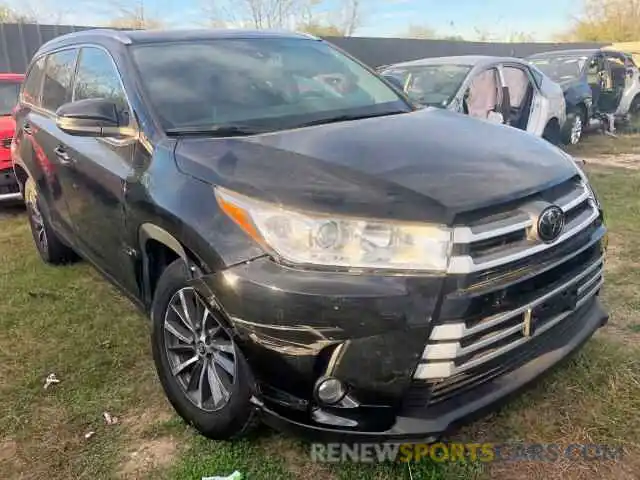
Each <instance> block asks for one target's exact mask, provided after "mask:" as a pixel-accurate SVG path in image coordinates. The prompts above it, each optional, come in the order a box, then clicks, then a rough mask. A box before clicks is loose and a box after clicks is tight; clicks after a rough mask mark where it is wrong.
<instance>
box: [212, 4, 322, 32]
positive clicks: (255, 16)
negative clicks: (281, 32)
mask: <svg viewBox="0 0 640 480" xmlns="http://www.w3.org/2000/svg"><path fill="white" fill-rule="evenodd" d="M316 1H317V0H206V2H205V4H204V9H205V12H206V13H207V16H208V17H209V22H208V23H209V24H210V25H214V26H238V27H251V28H258V29H263V28H268V29H279V28H293V27H294V26H295V25H297V24H298V23H299V22H300V21H301V20H302V19H303V18H304V14H305V13H306V12H307V11H308V9H309V8H310V6H311V4H315V3H316Z"/></svg>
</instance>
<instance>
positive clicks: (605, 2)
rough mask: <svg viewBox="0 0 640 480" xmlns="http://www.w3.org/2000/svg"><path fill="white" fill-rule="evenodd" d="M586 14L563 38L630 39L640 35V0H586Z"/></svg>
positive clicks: (622, 40)
mask: <svg viewBox="0 0 640 480" xmlns="http://www.w3.org/2000/svg"><path fill="white" fill-rule="evenodd" d="M583 1H584V6H583V13H582V15H580V16H579V17H578V18H577V19H575V21H574V24H573V26H572V27H571V28H570V29H569V30H568V31H567V32H564V34H562V35H561V39H562V40H573V41H592V42H602V41H603V42H630V41H635V40H638V39H639V37H640V27H639V25H640V0H583Z"/></svg>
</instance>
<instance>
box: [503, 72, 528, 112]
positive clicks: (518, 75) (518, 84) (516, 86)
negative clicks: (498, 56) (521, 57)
mask: <svg viewBox="0 0 640 480" xmlns="http://www.w3.org/2000/svg"><path fill="white" fill-rule="evenodd" d="M502 73H503V74H504V82H505V84H506V85H507V87H509V99H510V100H511V106H512V107H515V108H520V107H521V106H522V102H523V100H524V98H525V96H526V95H527V90H528V89H529V76H528V75H527V73H526V72H525V71H524V70H521V69H519V68H516V67H504V68H503V69H502Z"/></svg>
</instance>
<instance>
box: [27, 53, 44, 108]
mask: <svg viewBox="0 0 640 480" xmlns="http://www.w3.org/2000/svg"><path fill="white" fill-rule="evenodd" d="M44 61H45V57H40V58H39V59H38V60H37V61H36V62H35V63H34V64H33V65H32V66H31V68H30V69H29V73H28V74H27V78H26V79H25V81H24V84H23V85H24V86H23V87H22V101H23V102H26V103H29V104H31V105H36V106H39V105H40V91H41V89H42V76H43V75H44Z"/></svg>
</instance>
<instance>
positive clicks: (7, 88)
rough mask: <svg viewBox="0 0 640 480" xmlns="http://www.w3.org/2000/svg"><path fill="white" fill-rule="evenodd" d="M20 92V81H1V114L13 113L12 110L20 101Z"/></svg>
mask: <svg viewBox="0 0 640 480" xmlns="http://www.w3.org/2000/svg"><path fill="white" fill-rule="evenodd" d="M19 93H20V84H19V83H14V82H0V115H2V116H5V115H11V111H12V110H13V108H14V107H15V106H16V103H18V94H19Z"/></svg>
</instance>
